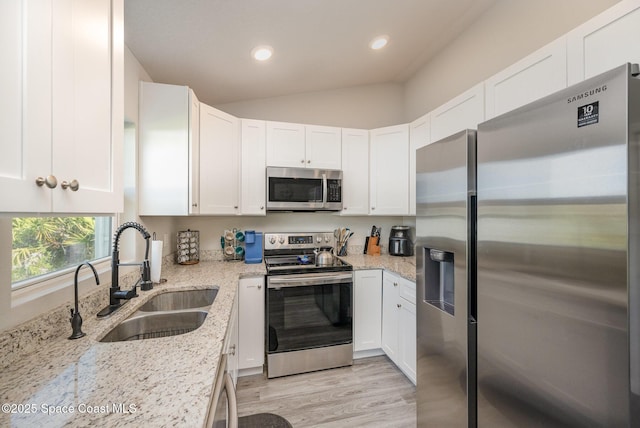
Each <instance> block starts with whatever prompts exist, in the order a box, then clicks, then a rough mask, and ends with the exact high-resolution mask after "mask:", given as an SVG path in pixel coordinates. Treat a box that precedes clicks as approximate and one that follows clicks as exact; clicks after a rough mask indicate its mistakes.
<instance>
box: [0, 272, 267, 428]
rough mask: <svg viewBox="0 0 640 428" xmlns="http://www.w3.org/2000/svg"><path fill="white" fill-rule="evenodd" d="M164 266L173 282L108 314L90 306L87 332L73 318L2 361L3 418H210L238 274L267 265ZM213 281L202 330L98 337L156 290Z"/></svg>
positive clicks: (196, 421)
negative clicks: (54, 335) (32, 348)
mask: <svg viewBox="0 0 640 428" xmlns="http://www.w3.org/2000/svg"><path fill="white" fill-rule="evenodd" d="M162 274H163V275H162V276H163V277H165V278H167V280H168V281H167V282H166V283H164V284H161V285H156V286H155V287H154V289H153V290H150V291H144V292H143V291H139V292H138V294H139V297H137V298H135V299H133V300H131V301H129V302H127V303H126V304H125V305H124V306H123V307H122V308H120V309H119V310H118V311H117V312H115V313H114V314H113V315H112V316H110V317H107V318H106V319H97V318H96V317H95V314H82V315H83V317H84V324H83V326H82V330H83V331H84V332H85V333H86V334H87V336H85V337H83V338H81V339H78V340H67V339H66V337H67V336H68V334H66V333H69V334H70V326H69V332H65V336H62V337H60V338H59V339H58V340H54V341H52V342H51V343H48V344H46V346H44V347H43V348H41V349H39V350H38V351H37V352H35V353H32V354H30V355H28V356H26V357H24V358H21V359H20V360H18V361H16V362H15V363H13V364H11V365H9V366H7V367H4V368H2V369H0V400H1V401H2V404H3V408H2V412H0V426H7V427H8V426H12V427H13V426H15V427H23V426H24V427H33V426H47V427H57V426H65V425H67V426H88V425H96V426H107V427H116V426H117V427H121V426H122V427H124V426H129V427H140V426H153V427H162V426H167V427H173V426H185V427H187V426H188V427H198V426H202V425H203V424H204V421H205V418H206V412H207V409H208V404H209V399H210V396H211V393H212V386H213V382H214V379H215V374H216V370H217V366H218V362H219V359H220V356H221V354H222V345H223V341H224V337H225V332H226V329H227V324H228V321H229V317H230V315H231V308H232V305H233V301H234V299H235V296H236V290H237V283H238V279H239V278H240V277H242V276H255V275H264V274H265V268H264V265H263V264H254V265H251V264H244V263H229V262H200V263H199V264H197V265H190V266H181V265H170V266H167V267H166V268H164V267H163V272H162ZM213 285H215V286H218V287H220V288H219V291H218V295H217V297H216V299H215V301H214V303H213V305H211V307H210V309H209V315H208V316H207V318H206V320H205V322H204V324H203V325H202V326H201V327H200V328H198V329H197V330H195V331H192V332H190V333H187V334H183V335H180V336H173V337H166V338H158V339H152V340H139V341H133V342H115V343H100V342H98V340H99V339H101V338H102V337H103V336H104V335H105V334H106V332H107V331H109V330H111V328H112V327H114V326H115V325H116V324H118V323H119V322H120V321H122V320H123V319H124V318H126V317H127V316H129V315H130V314H132V313H133V312H135V310H136V309H137V308H138V307H139V306H141V305H142V304H143V303H144V302H146V301H147V300H149V299H150V298H151V297H152V296H154V295H156V294H160V293H162V292H165V291H170V290H186V289H197V288H210V287H211V286H213ZM34 334H35V333H34ZM5 403H7V404H9V405H13V406H12V407H11V406H10V407H8V408H7V407H6V406H5Z"/></svg>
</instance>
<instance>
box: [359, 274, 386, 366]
mask: <svg viewBox="0 0 640 428" xmlns="http://www.w3.org/2000/svg"><path fill="white" fill-rule="evenodd" d="M353 279H354V281H353V352H354V357H355V358H361V357H368V356H372V355H380V354H381V353H382V350H381V336H382V270H380V269H373V270H357V271H355V272H354V275H353Z"/></svg>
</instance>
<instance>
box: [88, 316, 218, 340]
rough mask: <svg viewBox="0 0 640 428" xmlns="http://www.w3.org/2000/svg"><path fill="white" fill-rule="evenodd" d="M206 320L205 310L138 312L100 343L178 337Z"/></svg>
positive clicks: (115, 328) (116, 327)
mask: <svg viewBox="0 0 640 428" xmlns="http://www.w3.org/2000/svg"><path fill="white" fill-rule="evenodd" d="M206 318H207V311H205V310H190V311H168V312H147V313H142V312H136V313H134V314H133V315H132V316H130V317H129V318H127V319H125V320H124V321H122V322H121V323H120V324H118V325H117V326H115V327H114V328H113V330H111V331H110V332H109V333H107V335H106V336H105V337H103V338H102V340H100V342H123V341H128V340H142V339H154V338H157V337H168V336H177V335H179V334H185V333H189V332H190V331H193V330H195V329H197V328H198V327H200V326H201V325H202V324H203V323H204V320H205V319H206Z"/></svg>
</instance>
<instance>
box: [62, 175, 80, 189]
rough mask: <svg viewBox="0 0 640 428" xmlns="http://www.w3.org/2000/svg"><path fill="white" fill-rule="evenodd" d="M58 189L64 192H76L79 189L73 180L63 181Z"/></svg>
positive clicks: (78, 185)
mask: <svg viewBox="0 0 640 428" xmlns="http://www.w3.org/2000/svg"><path fill="white" fill-rule="evenodd" d="M60 187H62V188H63V189H64V190H67V189H71V191H72V192H77V191H78V189H79V188H80V183H78V180H76V179H75V178H74V179H73V180H71V181H70V182H69V181H66V180H65V181H63V182H62V183H60Z"/></svg>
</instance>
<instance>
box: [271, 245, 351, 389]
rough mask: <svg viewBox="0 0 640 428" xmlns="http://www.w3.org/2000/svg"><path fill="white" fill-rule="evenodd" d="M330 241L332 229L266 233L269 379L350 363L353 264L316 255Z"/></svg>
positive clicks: (327, 247) (327, 246)
mask: <svg viewBox="0 0 640 428" xmlns="http://www.w3.org/2000/svg"><path fill="white" fill-rule="evenodd" d="M334 242H335V240H334V236H333V232H313V233H311V232H301V233H267V234H265V244H264V260H265V265H266V267H267V296H266V299H267V302H266V308H267V310H266V314H267V331H266V337H267V376H268V377H269V378H273V377H278V376H286V375H290V374H295V373H305V372H309V371H314V370H322V369H328V368H333V367H341V366H347V365H351V364H352V363H353V323H352V312H353V267H352V266H351V265H350V264H348V263H346V262H344V261H343V260H341V259H339V258H338V257H334V256H332V257H330V258H328V257H326V256H327V255H326V254H325V256H324V257H317V258H316V253H317V252H318V251H319V250H325V251H327V250H328V249H329V248H331V247H333V246H334ZM316 259H317V260H318V261H319V260H322V262H323V263H322V265H320V264H319V263H316Z"/></svg>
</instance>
